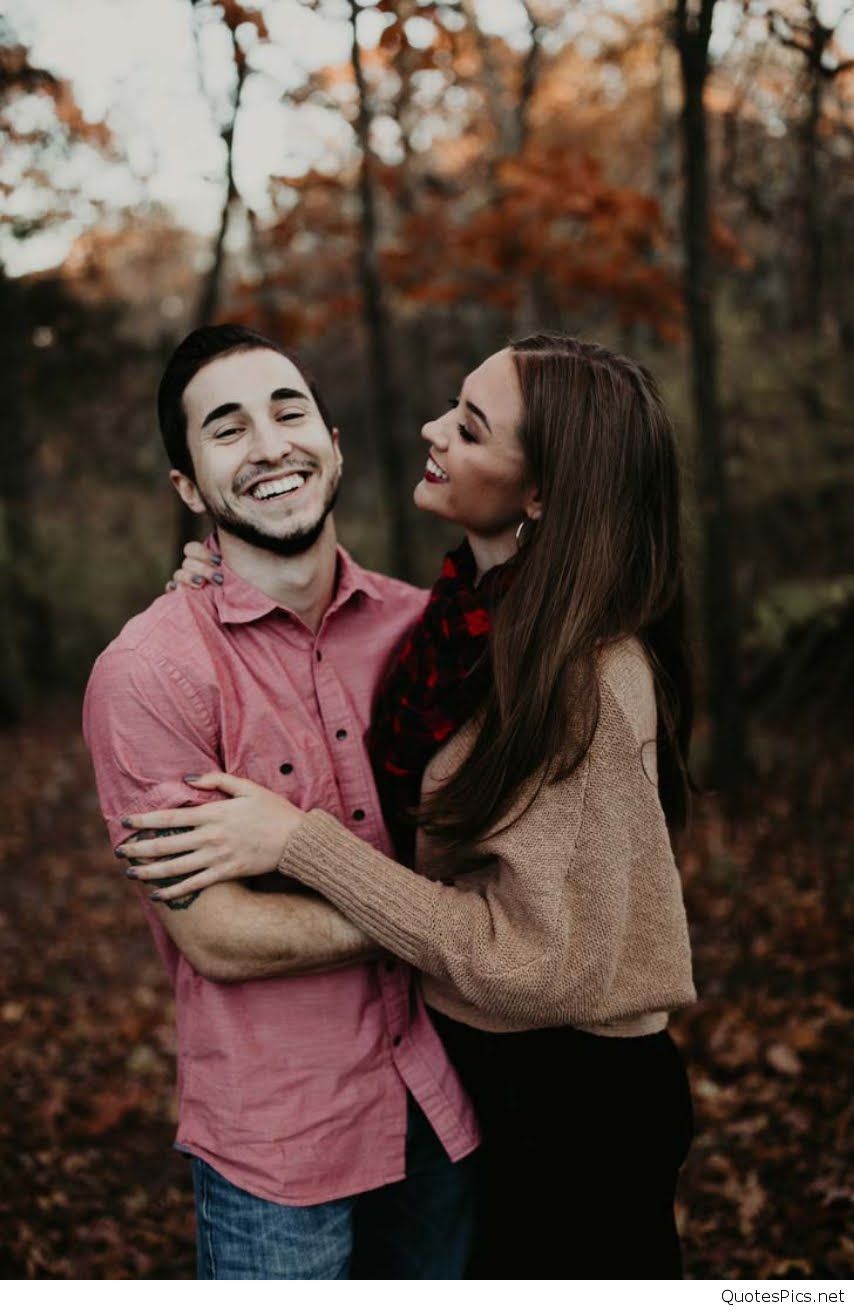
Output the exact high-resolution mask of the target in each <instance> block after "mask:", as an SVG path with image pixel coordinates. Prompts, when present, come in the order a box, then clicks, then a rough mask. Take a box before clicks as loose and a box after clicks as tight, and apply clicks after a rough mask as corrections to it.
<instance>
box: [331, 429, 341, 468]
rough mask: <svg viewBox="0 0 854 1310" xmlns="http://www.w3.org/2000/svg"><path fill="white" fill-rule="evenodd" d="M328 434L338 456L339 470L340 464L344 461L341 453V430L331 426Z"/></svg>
mask: <svg viewBox="0 0 854 1310" xmlns="http://www.w3.org/2000/svg"><path fill="white" fill-rule="evenodd" d="M330 436H331V437H332V445H333V446H334V447H335V454H336V455H337V456H338V468H339V470H340V468H341V466H342V464H343V463H344V456H343V455H342V454H341V430H340V428H333V429H332V431H331V433H330Z"/></svg>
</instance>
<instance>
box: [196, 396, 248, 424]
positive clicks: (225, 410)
mask: <svg viewBox="0 0 854 1310" xmlns="http://www.w3.org/2000/svg"><path fill="white" fill-rule="evenodd" d="M242 408H243V407H242V405H238V403H237V401H236V400H228V401H226V403H225V404H224V405H217V407H216V409H212V410H211V412H210V414H208V416H207V418H206V419H205V421H204V423H203V424H202V427H203V428H206V427H207V425H208V424H209V423H214V422H216V420H217V419H218V418H225V416H226V414H236V413H237V411H238V410H239V409H242Z"/></svg>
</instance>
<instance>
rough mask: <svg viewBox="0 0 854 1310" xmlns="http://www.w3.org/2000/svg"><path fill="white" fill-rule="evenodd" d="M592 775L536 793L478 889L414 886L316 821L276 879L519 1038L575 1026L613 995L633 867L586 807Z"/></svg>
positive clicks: (496, 848) (602, 809)
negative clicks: (301, 890)
mask: <svg viewBox="0 0 854 1310" xmlns="http://www.w3.org/2000/svg"><path fill="white" fill-rule="evenodd" d="M591 770H595V766H594V765H593V763H592V762H591V759H590V757H589V756H588V758H587V759H586V760H585V761H584V762H583V763H582V765H581V766H580V767H579V769H578V770H576V772H575V773H574V774H573V775H572V776H571V777H570V778H568V779H566V780H564V781H562V782H559V783H556V784H553V785H552V786H551V787H547V788H543V789H542V791H541V792H540V793H539V796H538V798H537V799H536V800H535V801H534V803H533V804H532V806H531V808H530V809H529V810H528V812H527V814H526V815H525V816H524V817H523V818H522V819H521V820H520V821H519V823H518V824H517V825H516V827H515V830H513V829H511V830H510V832H512V834H513V835H512V837H510V839H509V840H508V839H507V837H503V838H502V839H501V840H500V841H497V842H495V843H490V842H488V841H487V842H486V843H485V846H486V849H487V851H488V852H489V853H490V854H491V864H490V865H489V866H488V867H487V870H486V872H487V875H488V876H487V878H486V879H484V878H483V877H479V878H478V885H470V886H466V885H463V883H460V884H459V885H447V884H445V883H443V882H437V881H432V880H431V879H429V878H426V877H423V876H421V875H419V874H417V873H413V872H412V871H411V870H409V869H407V868H405V867H404V866H402V865H400V864H397V863H396V862H395V861H393V860H391V859H389V858H387V857H386V856H384V855H382V854H380V853H379V852H377V851H375V850H373V849H372V848H370V847H369V846H368V845H367V844H366V843H364V842H362V841H361V840H360V839H359V838H358V837H356V836H355V835H354V834H353V833H351V832H349V831H348V830H347V829H346V828H345V827H344V826H343V825H341V824H340V823H338V821H337V820H335V819H333V818H332V817H331V816H329V815H327V814H325V813H323V812H321V811H317V810H315V811H312V812H311V813H310V814H309V815H308V816H307V817H306V819H305V820H304V821H303V822H302V823H301V824H300V825H299V827H298V828H297V829H295V830H294V832H293V833H292V835H291V837H290V838H289V840H288V842H287V844H286V846H285V849H284V851H283V853H282V857H281V860H280V863H279V869H280V871H281V872H283V873H287V874H290V875H292V876H294V877H298V878H299V879H300V880H301V881H302V882H304V883H307V884H308V885H309V886H311V887H314V888H315V889H316V890H317V891H319V892H321V893H322V894H323V895H324V896H326V897H327V898H328V899H329V900H331V901H332V902H333V903H334V904H335V905H337V906H338V908H339V909H341V910H342V911H343V912H344V913H345V914H346V915H347V917H348V918H350V919H351V920H352V921H353V922H354V923H356V924H357V925H358V926H359V927H360V928H362V929H363V931H365V932H367V933H368V934H369V935H370V936H372V937H374V938H375V940H377V941H379V942H380V943H381V944H382V945H383V946H385V947H386V948H387V949H389V950H390V951H393V952H394V953H395V954H396V955H399V956H401V957H402V958H403V959H405V960H407V961H408V962H409V963H410V964H412V965H414V966H416V967H417V968H420V969H421V970H423V971H424V972H425V973H428V974H430V975H432V976H433V977H435V978H438V979H440V980H442V981H443V982H449V983H450V984H451V985H452V986H453V987H454V988H455V989H456V991H457V992H458V993H459V995H460V996H462V997H463V998H464V999H465V1000H466V1001H467V1002H469V1003H470V1004H471V1005H473V1006H474V1007H476V1008H477V1009H478V1010H480V1011H481V1012H482V1013H484V1014H486V1015H492V1016H495V1017H497V1018H500V1019H503V1020H508V1021H512V1022H513V1023H521V1024H525V1025H527V1026H531V1027H541V1026H550V1025H552V1024H559V1023H573V1022H584V1021H585V1019H587V1018H588V1016H590V1015H592V1014H594V1013H598V1012H600V1010H601V1006H602V1004H603V1001H604V999H605V998H606V997H607V995H608V993H609V990H610V988H611V986H612V983H613V978H614V975H615V971H616V968H617V964H618V961H619V956H620V951H621V946H622V940H623V935H624V927H625V921H626V912H627V904H628V895H627V883H628V880H629V876H630V869H631V861H632V851H631V845H632V841H631V833H629V832H627V831H625V830H620V824H619V823H618V822H617V820H616V819H615V817H614V815H613V812H612V811H611V809H610V807H609V805H608V804H607V801H606V803H604V804H603V803H601V801H602V797H601V796H600V797H599V799H597V798H596V797H591V796H590V794H589V793H590V786H589V782H590V775H591ZM599 781H601V779H600V780H599ZM598 785H599V782H598V781H597V786H598ZM633 785H634V786H636V783H633ZM547 793H548V794H547ZM591 810H592V812H593V816H592V818H591V813H590V812H591ZM603 824H604V827H602V825H603ZM490 847H491V851H490ZM450 872H452V871H449V873H450Z"/></svg>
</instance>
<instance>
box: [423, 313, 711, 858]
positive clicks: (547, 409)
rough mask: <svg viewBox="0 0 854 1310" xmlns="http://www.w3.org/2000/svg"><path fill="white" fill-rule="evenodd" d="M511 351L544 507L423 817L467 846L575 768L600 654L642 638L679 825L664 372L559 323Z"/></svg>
mask: <svg viewBox="0 0 854 1310" xmlns="http://www.w3.org/2000/svg"><path fill="white" fill-rule="evenodd" d="M511 349H512V352H513V359H514V362H515V365H516V369H517V372H518V377H519V383H520V387H521V392H522V400H523V405H524V417H523V419H522V424H521V429H520V431H519V439H520V442H521V445H522V448H523V451H524V454H525V461H526V465H527V472H528V475H529V477H530V479H531V481H532V482H533V484H534V485H535V486H536V487H537V488H538V490H539V493H540V497H541V500H542V505H543V512H542V516H541V518H540V519H539V520H538V521H537V522H536V523H528V524H527V525H526V528H525V534H524V535H523V537H522V544H521V548H520V550H519V553H518V555H517V556H515V558H514V560H513V563H512V565H511V566H510V567H511V568H512V570H513V579H512V582H511V583H510V586H509V589H508V591H507V593H506V595H505V597H504V599H503V601H502V602H501V603H500V605H499V606H498V608H497V610H496V613H495V617H494V623H493V630H492V633H491V637H490V658H491V662H492V673H493V676H492V679H491V682H490V687H489V691H488V692H487V695H486V699H485V701H484V703H483V704H482V706H481V708H480V712H479V715H478V721H479V728H478V731H477V737H476V740H475V744H474V747H473V749H472V751H471V752H470V754H469V755H468V756H467V758H466V759H465V760H464V762H463V763H462V764H461V765H460V767H459V768H458V769H457V771H456V772H455V773H454V774H453V776H452V777H450V778H449V779H448V780H447V781H446V782H445V783H443V784H442V786H441V787H440V788H439V789H437V790H436V791H434V792H433V793H432V794H431V796H430V797H429V798H428V799H427V800H426V801H425V803H424V804H423V805H422V807H421V809H420V811H419V823H420V825H421V826H422V827H423V828H424V829H425V830H426V831H427V832H429V833H431V834H432V835H434V836H436V837H438V838H439V839H440V840H441V841H442V842H443V843H444V844H445V845H446V846H447V847H448V848H450V849H454V850H457V851H458V852H460V853H462V852H463V851H465V850H469V851H470V850H471V848H472V846H473V844H474V843H475V842H476V840H477V839H478V838H479V837H482V836H483V835H484V834H485V833H486V832H488V831H490V830H494V829H495V827H496V826H498V825H500V824H501V822H502V821H506V820H507V816H508V813H509V811H510V810H511V809H512V807H513V806H514V803H515V802H516V801H517V800H518V798H519V795H520V792H521V791H522V788H523V786H524V784H525V783H526V782H527V781H528V780H529V779H533V778H535V779H538V781H539V786H542V785H544V784H545V783H546V782H550V781H555V780H557V779H559V778H565V777H568V776H569V775H570V774H571V773H572V772H573V771H574V770H575V769H577V768H578V766H579V765H580V764H581V763H582V761H583V760H584V757H585V756H586V754H587V752H588V750H589V749H590V745H591V743H592V741H593V737H594V734H595V732H596V726H597V723H598V718H599V694H598V679H597V669H596V663H597V653H598V651H599V650H600V648H601V647H602V646H603V645H604V644H607V643H608V642H611V641H614V640H617V639H618V638H621V637H629V636H635V637H637V638H638V639H639V640H640V641H641V643H642V644H643V646H644V648H645V650H646V652H647V655H648V657H649V661H650V665H651V668H652V671H653V676H654V681H655V689H656V701H657V707H658V741H657V752H658V785H659V795H660V797H661V803H662V806H663V809H664V813H665V816H666V818H667V822H668V825H669V827H670V829H671V831H672V832H674V833H675V832H678V831H679V830H680V829H681V828H682V827H683V826H684V824H685V822H686V820H687V812H688V800H689V789H690V783H689V777H688V772H687V764H686V761H687V754H688V744H689V739H690V733H691V720H692V710H693V706H692V695H691V677H690V666H689V658H688V652H687V643H686V637H685V617H684V577H683V558H682V544H681V531H680V511H679V466H678V459H677V451H676V437H675V433H674V430H673V425H672V423H671V421H670V419H669V417H668V415H667V412H666V410H665V407H664V404H663V402H662V399H661V395H660V393H659V390H658V386H657V384H656V382H655V379H654V378H653V377H652V375H651V373H650V372H649V371H648V370H647V369H646V368H644V367H643V366H642V365H640V364H638V363H636V362H635V361H633V360H631V359H627V358H625V357H623V356H621V355H616V354H614V353H613V352H612V351H610V350H606V349H605V348H604V347H603V346H599V345H594V344H591V343H588V342H582V341H577V340H576V339H575V338H573V337H569V336H564V335H563V334H560V333H539V334H537V335H535V336H530V337H525V338H524V339H522V340H520V341H515V342H513V343H512V345H511ZM526 538H527V539H526ZM534 794H536V793H534ZM529 803H530V802H529Z"/></svg>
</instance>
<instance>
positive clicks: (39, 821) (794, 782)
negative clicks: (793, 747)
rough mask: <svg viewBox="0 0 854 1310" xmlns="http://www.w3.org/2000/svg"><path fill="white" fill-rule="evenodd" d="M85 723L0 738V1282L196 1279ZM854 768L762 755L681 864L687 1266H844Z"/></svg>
mask: <svg viewBox="0 0 854 1310" xmlns="http://www.w3.org/2000/svg"><path fill="white" fill-rule="evenodd" d="M77 723H78V712H77V710H76V709H75V708H74V707H73V706H66V707H61V708H59V709H53V710H51V711H50V712H47V711H45V712H44V713H43V714H42V716H41V717H39V718H37V719H35V720H34V721H30V722H29V723H27V724H26V725H25V726H22V727H20V728H18V729H15V730H13V731H11V732H7V733H5V734H3V735H2V736H0V771H2V776H3V777H4V778H5V779H6V782H5V784H4V792H5V797H4V801H5V803H4V807H3V808H4V811H5V812H6V814H7V815H8V816H9V817H10V820H11V821H10V822H8V823H7V822H5V821H4V833H3V836H2V839H0V865H2V881H0V947H2V960H3V972H4V975H5V976H4V977H3V986H2V996H1V997H0V1041H2V1060H3V1071H4V1076H3V1081H2V1093H1V1094H2V1103H0V1278H6V1279H9V1278H39V1279H45V1278H60V1279H64V1278H77V1279H82V1278H92V1279H105V1278H119V1279H121V1278H134V1279H140V1278H142V1279H181V1278H193V1277H194V1251H193V1206H192V1192H191V1187H190V1179H189V1170H188V1167H187V1163H186V1161H185V1160H183V1159H182V1158H181V1157H180V1156H179V1155H178V1154H177V1153H176V1152H175V1151H173V1150H171V1149H170V1148H171V1142H172V1135H173V1126H174V1122H175V1098H174V1036H173V1004H172V997H171V992H170V988H169V985H168V982H167V979H166V976H165V973H164V971H163V968H162V966H161V964H160V961H159V959H158V958H157V956H156V954H155V952H154V949H153V945H152V943H151V940H150V937H149V934H148V929H147V928H146V926H145V923H144V920H143V916H142V913H141V910H140V907H139V905H138V904H137V903H136V893H135V892H134V891H133V889H132V888H130V887H129V886H128V884H127V883H126V881H125V880H124V879H123V878H121V877H119V876H118V867H117V862H116V860H115V857H114V856H113V854H112V852H111V850H110V846H109V844H108V842H107V840H106V836H105V830H104V827H103V824H102V822H101V818H100V815H99V813H98V809H97V801H96V798H95V795H94V789H93V785H92V778H91V772H90V769H89V764H88V760H87V756H86V752H85V748H84V746H83V743H82V741H81V740H80V736H79V730H78V727H77ZM852 764H854V761H852V759H851V758H849V759H847V760H845V759H841V758H840V754H839V752H836V751H827V752H825V756H824V758H823V762H822V763H821V764H820V765H812V766H810V767H809V768H805V767H803V768H801V769H800V770H799V771H798V773H799V776H797V777H795V776H794V773H793V771H792V770H791V769H789V770H787V771H784V770H782V769H780V768H779V767H778V768H777V769H776V770H775V769H774V768H769V769H768V770H766V772H767V774H768V776H767V777H766V779H765V781H764V783H763V784H761V785H757V787H756V788H755V792H754V794H753V795H752V796H751V798H750V805H749V811H748V812H749V814H750V816H751V817H750V818H748V819H746V820H742V821H740V822H738V823H735V824H728V823H726V822H725V821H724V819H723V818H722V816H721V814H720V811H719V808H718V806H717V805H716V803H715V802H714V801H713V800H710V799H705V800H704V801H703V802H702V803H701V805H700V806H699V809H698V814H697V817H696V820H695V823H694V827H693V830H692V835H691V839H690V842H689V844H688V847H687V849H686V851H685V852H684V854H683V856H682V858H681V865H682V869H683V874H684V879H685V887H686V899H687V903H688V912H689V919H690V923H691V930H692V938H693V943H694V952H695V973H696V980H697V987H698V991H699V993H700V996H701V1000H700V1001H699V1003H698V1004H697V1005H695V1006H694V1007H693V1008H691V1009H690V1010H688V1011H686V1012H685V1013H684V1014H683V1015H680V1016H679V1017H678V1018H677V1019H676V1020H675V1021H674V1024H673V1031H674V1034H675V1036H676V1039H677V1041H678V1042H679V1044H680V1046H681V1048H682V1050H683V1052H684V1054H685V1057H686V1060H687V1063H688V1067H689V1072H690V1076H691V1083H692V1087H693V1092H694V1098H695V1108H696V1117H697V1136H696V1139H695V1143H694V1147H693V1149H692V1152H691V1155H690V1157H689V1160H688V1163H687V1164H686V1166H685V1169H684V1170H683V1175H682V1180H681V1184H680V1192H679V1203H678V1212H679V1222H680V1227H681V1230H682V1233H683V1245H684V1252H685V1266H686V1275H687V1277H689V1278H718V1279H722V1278H727V1279H730V1278H775V1279H784V1278H785V1279H792V1278H812V1277H824V1278H838V1277H844V1276H848V1275H850V1272H851V1269H852V1265H854V1240H852V1239H851V1237H850V1236H849V1237H846V1236H845V1233H844V1222H845V1218H846V1216H847V1215H848V1214H849V1213H850V1202H851V1190H850V1182H847V1181H846V1176H845V1167H846V1143H847V1140H848V1139H847V1135H846V1134H847V1130H848V1128H849V1126H850V1117H851V1101H850V1078H849V1070H848V1069H847V1068H846V1064H845V1053H846V1050H849V1049H850V1042H849V1041H847V1021H848V1018H849V1015H848V1014H847V1013H846V1011H845V1010H844V1008H843V1004H842V996H843V991H842V989H843V980H844V976H845V967H846V952H847V950H848V942H849V940H850V925H846V921H845V908H846V907H845V895H846V891H847V890H848V889H847V887H846V882H845V879H846V877H847V869H848V865H849V861H850V853H851V852H850V836H851V832H850V820H847V818H846V814H847V810H846V807H847V805H848V803H849V801H850V778H851V776H852V767H851V766H852ZM846 765H847V766H848V767H847V768H846V767H845V766H846Z"/></svg>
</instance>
